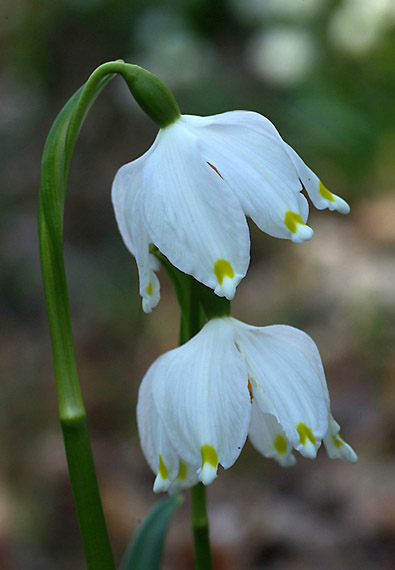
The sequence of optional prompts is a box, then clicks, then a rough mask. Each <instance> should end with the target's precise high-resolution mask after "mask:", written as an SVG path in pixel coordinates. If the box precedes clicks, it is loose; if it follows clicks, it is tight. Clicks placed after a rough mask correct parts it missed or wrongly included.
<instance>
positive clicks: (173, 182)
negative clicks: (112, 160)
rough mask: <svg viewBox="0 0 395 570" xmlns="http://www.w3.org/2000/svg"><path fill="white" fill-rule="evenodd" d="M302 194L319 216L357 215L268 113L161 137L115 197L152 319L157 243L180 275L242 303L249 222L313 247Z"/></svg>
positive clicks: (236, 114)
mask: <svg viewBox="0 0 395 570" xmlns="http://www.w3.org/2000/svg"><path fill="white" fill-rule="evenodd" d="M302 190H305V191H306V192H307V194H308V195H309V197H310V199H311V201H312V202H313V204H314V205H315V207H316V208H318V209H323V208H328V209H329V210H338V211H339V212H341V213H343V214H346V213H348V211H349V206H348V205H347V203H346V202H345V201H344V200H342V199H341V198H339V197H338V196H336V195H335V194H332V193H331V192H330V191H329V190H327V189H326V188H325V186H324V185H323V184H322V182H320V180H319V179H318V178H317V176H316V175H315V174H314V173H313V172H312V171H311V170H310V168H308V167H307V166H306V165H305V163H304V162H303V161H302V160H301V158H300V157H299V156H298V155H297V154H296V152H295V151H294V150H293V149H292V148H291V147H290V146H289V145H287V144H286V143H285V142H284V141H283V140H282V138H281V137H280V135H279V133H278V132H277V130H276V129H275V127H274V126H273V124H272V123H271V122H270V121H269V120H268V119H266V118H265V117H263V116H262V115H259V114H258V113H253V112H248V111H231V112H228V113H223V114H220V115H213V116H210V117H197V116H191V115H181V116H180V117H179V118H178V119H176V120H175V121H174V122H172V123H171V124H170V125H168V126H166V127H164V128H161V129H160V131H159V133H158V136H157V137H156V140H155V142H154V144H153V145H152V147H151V148H150V149H149V150H148V151H147V152H146V153H145V154H144V155H143V156H141V157H140V158H138V159H137V160H134V161H133V162H130V163H129V164H126V165H124V166H123V167H122V168H120V170H119V171H118V173H117V175H116V176H115V179H114V183H113V188H112V198H113V204H114V208H115V215H116V219H117V222H118V226H119V229H120V232H121V234H122V237H123V240H124V242H125V244H126V246H127V247H128V249H129V250H130V251H131V253H132V254H133V255H134V256H135V258H136V261H137V265H138V270H139V277H140V294H141V296H142V297H143V308H144V310H145V311H146V312H149V311H150V310H151V309H152V308H153V307H154V306H155V305H156V304H157V303H158V301H159V282H158V280H157V278H156V277H154V272H155V271H156V265H155V261H154V259H153V256H152V254H150V252H149V246H150V244H151V243H152V244H154V245H155V246H157V248H158V249H159V250H160V251H161V252H162V253H163V255H165V256H166V257H167V258H168V260H169V261H170V263H172V264H173V265H174V266H175V267H177V268H178V269H180V270H181V271H183V272H184V273H188V274H190V275H192V276H193V277H195V278H196V279H197V280H198V281H200V282H201V283H203V284H204V285H206V286H208V287H211V288H212V289H213V290H214V291H215V293H216V294H217V295H219V296H222V297H226V298H227V299H232V298H233V296H234V294H235V290H236V287H237V285H238V283H239V282H240V281H241V279H242V278H243V277H244V275H245V274H246V271H247V268H248V265H249V250H250V237H249V230H248V226H247V221H246V216H248V217H250V218H251V219H252V220H253V221H254V222H255V224H256V225H257V226H258V227H259V228H260V229H261V230H262V231H264V232H266V233H267V234H269V235H271V236H274V237H276V238H283V239H290V240H291V241H293V242H295V243H302V242H304V241H307V240H310V239H311V238H312V236H313V230H312V229H311V228H310V227H309V226H308V225H307V218H308V210H309V207H308V202H307V200H306V198H305V196H304V195H303V194H302V193H301V191H302Z"/></svg>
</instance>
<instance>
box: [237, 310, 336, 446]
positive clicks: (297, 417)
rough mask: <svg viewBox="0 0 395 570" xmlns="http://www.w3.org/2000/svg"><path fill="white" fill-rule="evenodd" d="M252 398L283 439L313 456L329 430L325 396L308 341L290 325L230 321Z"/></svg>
mask: <svg viewBox="0 0 395 570" xmlns="http://www.w3.org/2000/svg"><path fill="white" fill-rule="evenodd" d="M232 321H233V322H234V324H235V327H236V342H237V344H238V346H239V347H240V350H241V352H242V353H243V354H244V356H245V359H246V363H247V367H248V373H249V378H250V382H251V387H252V393H253V397H254V400H256V402H257V404H258V405H259V407H260V408H261V410H262V412H264V413H269V414H272V415H274V416H275V418H276V419H277V421H278V422H279V423H280V424H281V426H282V428H283V429H284V432H285V434H286V438H287V440H288V441H289V442H290V443H291V444H292V445H293V447H295V449H297V450H298V451H299V452H300V453H301V454H302V455H305V456H306V457H315V455H316V452H317V449H318V447H319V446H320V444H321V440H322V438H323V437H324V435H325V433H326V431H327V428H328V412H329V395H328V390H327V387H326V381H325V375H324V370H323V367H322V363H321V358H320V355H319V352H318V350H317V347H316V345H315V344H314V342H313V341H312V339H311V338H310V337H309V336H308V335H306V334H305V333H303V332H302V331H299V330H297V329H295V328H293V327H288V326H285V325H274V326H270V327H262V328H258V327H251V326H248V325H245V324H244V323H241V322H240V321H236V320H235V319H232Z"/></svg>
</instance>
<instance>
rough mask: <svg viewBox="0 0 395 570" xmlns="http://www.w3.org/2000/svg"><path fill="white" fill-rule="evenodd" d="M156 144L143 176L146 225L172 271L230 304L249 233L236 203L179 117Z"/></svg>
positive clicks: (242, 268) (246, 258)
mask: <svg viewBox="0 0 395 570" xmlns="http://www.w3.org/2000/svg"><path fill="white" fill-rule="evenodd" d="M157 141H158V144H157V146H156V150H155V153H151V155H150V156H149V157H148V159H147V162H146V164H145V166H144V171H143V184H144V189H145V191H144V195H143V196H142V201H143V203H142V212H143V217H144V225H145V227H146V228H147V231H148V233H149V235H150V236H151V238H152V241H153V242H154V243H155V245H156V246H157V247H158V248H159V249H160V251H161V252H162V253H163V254H164V255H165V256H166V257H167V258H168V259H169V261H170V262H171V263H172V264H173V265H175V266H176V267H177V268H178V269H180V270H181V271H184V272H185V273H189V274H190V275H193V276H194V277H195V278H196V279H198V280H199V281H201V282H202V283H203V284H205V285H207V286H209V287H211V288H212V289H214V290H215V292H216V293H217V294H218V295H220V296H226V297H227V298H228V299H232V298H233V296H234V293H235V289H236V286H237V285H238V283H239V282H240V280H241V279H242V278H243V277H244V275H245V273H246V271H247V268H248V264H249V246H250V240H249V231H248V225H247V222H246V219H245V216H244V214H243V212H242V209H241V207H240V204H239V201H238V200H237V198H236V197H235V196H234V195H233V193H232V192H231V190H230V189H229V188H228V186H227V184H226V183H225V181H224V180H223V179H222V177H221V176H220V175H219V174H218V173H217V172H216V171H215V169H214V168H211V167H210V165H208V164H207V162H206V161H205V160H204V159H203V157H202V156H201V152H200V150H199V144H198V140H197V138H196V136H194V135H193V134H192V133H191V131H190V129H188V128H187V126H186V125H185V123H184V122H183V118H182V117H181V119H179V120H178V121H176V123H174V124H173V125H170V126H169V127H166V128H165V129H163V130H161V131H160V132H159V135H158V137H157ZM218 263H219V264H220V269H221V271H220V272H218V271H216V270H215V268H216V267H218V266H217V264H218Z"/></svg>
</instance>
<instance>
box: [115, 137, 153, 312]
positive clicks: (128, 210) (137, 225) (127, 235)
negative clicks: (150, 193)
mask: <svg viewBox="0 0 395 570" xmlns="http://www.w3.org/2000/svg"><path fill="white" fill-rule="evenodd" d="M151 151H152V148H151V149H150V150H149V151H148V152H147V153H146V154H145V155H143V156H142V157H140V158H138V159H137V160H134V161H133V162H130V163H129V164H125V165H124V166H122V168H120V169H119V170H118V172H117V174H116V176H115V178H114V182H113V185H112V201H113V206H114V212H115V217H116V220H117V223H118V228H119V231H120V233H121V236H122V238H123V241H124V242H125V245H126V247H127V248H128V249H129V251H130V252H131V253H132V254H133V255H134V256H135V258H136V262H137V267H138V271H139V281H140V295H141V296H142V298H143V302H142V304H143V310H144V312H146V313H150V312H151V310H152V309H153V308H154V307H156V305H157V304H158V303H159V299H160V285H159V280H158V278H157V276H156V275H155V273H154V271H157V270H158V269H159V266H158V262H157V260H156V259H155V258H154V256H153V255H151V254H150V253H149V244H150V243H151V242H152V240H150V238H149V236H148V233H147V230H146V228H145V226H144V224H143V220H142V217H141V209H140V208H141V207H140V199H139V198H138V196H139V193H140V190H141V182H142V171H143V166H144V163H145V160H146V157H147V156H149V153H150V152H151Z"/></svg>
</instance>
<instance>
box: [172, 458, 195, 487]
mask: <svg viewBox="0 0 395 570" xmlns="http://www.w3.org/2000/svg"><path fill="white" fill-rule="evenodd" d="M181 461H182V460H181ZM198 470H199V467H197V466H196V465H195V466H193V465H189V464H187V463H186V462H185V461H182V463H181V462H180V469H179V473H178V475H177V477H176V479H174V481H173V482H172V484H171V485H170V488H169V495H175V494H176V493H179V492H180V491H182V490H183V489H189V488H190V487H193V486H194V485H196V483H199V477H198Z"/></svg>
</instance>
